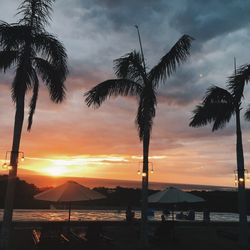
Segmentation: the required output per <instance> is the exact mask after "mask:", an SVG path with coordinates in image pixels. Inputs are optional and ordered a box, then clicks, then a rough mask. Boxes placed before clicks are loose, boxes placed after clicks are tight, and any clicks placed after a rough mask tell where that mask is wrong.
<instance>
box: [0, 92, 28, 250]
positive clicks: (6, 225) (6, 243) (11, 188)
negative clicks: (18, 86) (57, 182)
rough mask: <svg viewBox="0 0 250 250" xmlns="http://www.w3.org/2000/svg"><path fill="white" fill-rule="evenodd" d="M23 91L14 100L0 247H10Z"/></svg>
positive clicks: (22, 112) (22, 111)
mask: <svg viewBox="0 0 250 250" xmlns="http://www.w3.org/2000/svg"><path fill="white" fill-rule="evenodd" d="M24 95H25V94H24V93H23V94H21V95H19V96H18V98H17V101H16V114H15V123H14V135H13V142H12V150H11V156H10V166H12V169H11V170H10V171H9V176H8V184H7V191H6V196H5V204H4V215H3V223H2V231H1V247H2V249H6V250H8V249H10V235H11V223H12V214H13V204H14V195H15V186H16V178H17V166H18V155H19V145H20V140H21V133H22V127H23V118H24Z"/></svg>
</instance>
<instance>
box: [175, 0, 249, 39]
mask: <svg viewBox="0 0 250 250" xmlns="http://www.w3.org/2000/svg"><path fill="white" fill-rule="evenodd" d="M177 2H179V1H177ZM184 6H185V7H184V9H183V10H182V11H180V12H178V13H175V15H174V16H173V18H172V19H171V20H170V24H171V25H172V27H174V28H176V29H178V30H179V31H180V32H183V33H188V34H191V35H192V36H194V37H195V38H196V39H197V40H198V41H199V42H206V41H208V40H210V39H213V38H216V37H218V36H223V35H226V34H228V33H231V32H234V31H236V30H237V29H242V28H246V27H248V25H249V23H250V19H249V9H250V2H249V1H246V0H242V1H235V0H221V1H217V0H210V1H203V0H190V1H186V3H185V5H184Z"/></svg>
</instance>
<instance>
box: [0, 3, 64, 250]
mask: <svg viewBox="0 0 250 250" xmlns="http://www.w3.org/2000/svg"><path fill="white" fill-rule="evenodd" d="M53 2H54V0H24V1H23V2H22V3H21V5H20V6H19V8H18V13H17V14H19V15H21V16H22V17H21V18H20V19H19V21H18V22H17V23H11V24H8V23H6V22H4V21H1V22H0V69H1V70H4V72H5V71H6V70H7V69H8V68H11V67H12V66H15V77H14V80H13V82H12V100H13V102H14V103H15V107H16V113H15V123H14V135H13V143H12V149H11V156H10V166H11V170H10V171H9V181H8V188H7V193H6V200H5V208H4V217H3V223H2V231H1V244H2V247H3V248H4V249H7V248H8V242H9V237H10V229H11V221H12V210H13V197H14V192H15V182H16V176H17V167H18V155H19V146H20V140H21V133H22V126H23V119H24V107H25V94H26V93H27V91H28V90H31V91H32V92H33V95H32V98H31V101H30V105H29V107H30V111H29V118H28V130H30V129H31V126H32V120H33V115H34V112H35V108H36V102H37V97H38V91H39V78H38V76H40V77H41V79H42V80H43V81H44V82H45V84H46V86H47V87H48V90H49V94H50V98H51V100H52V101H53V102H56V103H58V102H61V101H63V99H64V97H65V87H64V81H65V79H66V75H67V73H68V70H67V55H66V52H65V49H64V47H63V45H62V44H61V43H60V42H59V41H58V40H57V38H56V37H55V36H53V35H51V34H49V33H48V32H47V31H46V30H45V26H46V25H47V24H48V21H49V19H50V14H51V11H52V3H53Z"/></svg>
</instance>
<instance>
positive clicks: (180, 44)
mask: <svg viewBox="0 0 250 250" xmlns="http://www.w3.org/2000/svg"><path fill="white" fill-rule="evenodd" d="M192 40H194V39H193V38H192V37H191V36H188V35H183V36H182V37H181V38H180V39H179V40H178V41H177V42H176V44H175V45H174V46H173V47H172V48H171V50H170V51H169V52H168V53H167V54H166V55H165V56H163V57H162V58H161V60H160V62H159V63H158V64H157V65H156V66H155V67H153V68H152V69H151V71H150V72H149V79H150V80H151V81H152V82H153V84H154V85H155V86H156V85H158V84H159V82H160V81H161V82H164V81H165V80H166V78H167V77H170V76H171V74H172V73H173V72H175V71H176V68H177V66H179V65H180V64H181V63H183V62H184V61H186V59H187V57H188V56H189V54H190V47H191V42H192Z"/></svg>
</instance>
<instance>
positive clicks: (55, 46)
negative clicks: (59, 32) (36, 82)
mask: <svg viewBox="0 0 250 250" xmlns="http://www.w3.org/2000/svg"><path fill="white" fill-rule="evenodd" d="M32 39H33V40H32V43H33V46H34V49H35V51H36V52H37V53H41V55H42V57H44V58H46V60H47V61H48V62H49V63H51V64H54V65H55V66H56V67H57V68H58V70H59V71H60V73H61V75H63V74H64V79H66V76H67V74H68V67H67V54H66V50H65V48H64V46H63V44H62V43H61V42H60V41H58V40H57V38H56V37H55V36H53V35H50V34H48V33H47V32H42V33H39V34H36V35H35V36H34V37H33V38H32Z"/></svg>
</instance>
